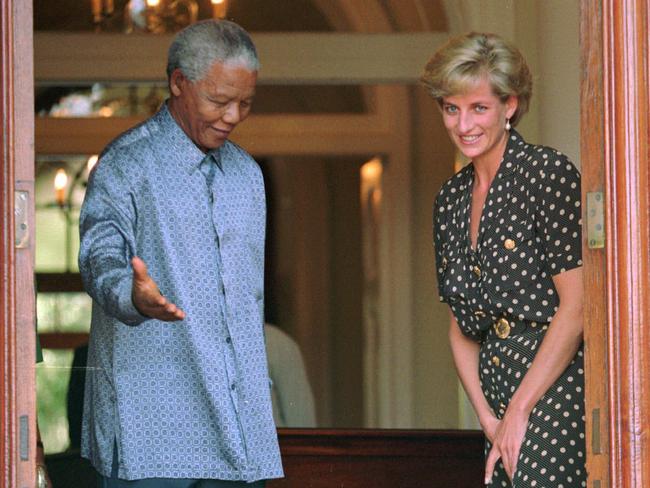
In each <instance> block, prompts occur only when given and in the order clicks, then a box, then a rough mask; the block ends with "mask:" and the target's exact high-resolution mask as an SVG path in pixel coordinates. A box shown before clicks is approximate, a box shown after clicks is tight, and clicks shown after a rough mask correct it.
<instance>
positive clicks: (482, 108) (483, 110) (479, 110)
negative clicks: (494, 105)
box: [476, 105, 487, 112]
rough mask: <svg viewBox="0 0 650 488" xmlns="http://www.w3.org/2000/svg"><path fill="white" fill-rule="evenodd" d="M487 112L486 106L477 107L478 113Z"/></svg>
mask: <svg viewBox="0 0 650 488" xmlns="http://www.w3.org/2000/svg"><path fill="white" fill-rule="evenodd" d="M486 110H487V107H486V106H485V105H477V106H476V111H477V112H485V111H486Z"/></svg>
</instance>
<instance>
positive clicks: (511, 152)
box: [498, 129, 526, 177]
mask: <svg viewBox="0 0 650 488" xmlns="http://www.w3.org/2000/svg"><path fill="white" fill-rule="evenodd" d="M525 146H526V141H524V139H523V137H521V135H520V134H519V132H517V131H516V130H514V129H510V133H509V134H508V142H507V144H506V150H505V152H504V153H503V160H502V161H501V165H500V167H499V171H498V173H500V174H501V177H505V176H508V175H510V174H512V173H514V171H515V169H516V168H517V166H518V165H519V161H520V160H521V156H522V153H523V151H524V147H525Z"/></svg>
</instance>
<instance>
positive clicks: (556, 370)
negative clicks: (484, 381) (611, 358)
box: [508, 268, 583, 414]
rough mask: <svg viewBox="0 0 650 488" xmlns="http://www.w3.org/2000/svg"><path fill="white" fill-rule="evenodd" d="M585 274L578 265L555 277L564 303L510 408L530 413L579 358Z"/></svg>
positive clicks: (554, 318) (561, 301)
mask: <svg viewBox="0 0 650 488" xmlns="http://www.w3.org/2000/svg"><path fill="white" fill-rule="evenodd" d="M581 273H582V271H581V269H580V268H576V269H574V270H571V271H567V272H565V273H562V274H561V275H559V276H558V277H556V278H555V284H556V288H557V289H558V294H559V295H560V306H559V308H558V311H557V312H556V313H555V316H554V317H553V320H552V321H551V324H550V325H549V328H548V330H547V331H546V335H545V336H544V340H543V341H542V344H541V345H540V347H539V350H538V352H537V354H536V355H535V359H534V360H533V362H532V364H531V366H530V368H529V369H528V371H527V372H526V375H525V376H524V378H523V380H522V382H521V384H520V385H519V388H517V391H516V392H515V394H514V395H513V396H512V399H511V401H510V405H509V406H508V409H518V410H520V411H522V412H524V413H527V414H528V413H530V411H531V410H532V409H533V407H534V406H535V405H536V404H537V402H538V401H539V399H540V398H541V397H542V396H543V395H544V394H545V393H546V391H548V389H549V388H550V387H551V386H552V385H553V383H555V381H556V380H557V379H558V378H559V377H560V375H561V374H562V373H563V372H564V370H565V369H566V368H567V366H568V365H569V364H570V363H571V361H572V360H573V358H574V357H575V355H576V352H577V351H578V348H579V347H580V344H581V343H582V331H583V328H582V274H581Z"/></svg>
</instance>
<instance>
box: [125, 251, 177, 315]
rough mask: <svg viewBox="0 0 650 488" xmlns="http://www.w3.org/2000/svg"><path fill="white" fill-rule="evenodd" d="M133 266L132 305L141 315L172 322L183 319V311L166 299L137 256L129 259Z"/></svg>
mask: <svg viewBox="0 0 650 488" xmlns="http://www.w3.org/2000/svg"><path fill="white" fill-rule="evenodd" d="M131 266H133V289H132V291H131V299H132V300H133V305H135V308H137V309H138V311H139V312H140V313H141V314H142V315H146V316H147V317H151V318H153V319H158V320H165V321H168V322H173V321H176V320H183V319H184V318H185V312H183V311H182V310H181V309H180V308H178V307H177V306H176V305H174V304H173V303H171V302H170V301H169V300H167V299H166V298H165V297H164V296H163V295H162V294H161V293H160V290H159V289H158V285H157V284H156V282H155V281H154V280H153V279H152V278H151V276H149V273H148V271H147V265H146V264H144V261H143V260H142V259H140V258H139V257H137V256H136V257H134V258H133V259H131Z"/></svg>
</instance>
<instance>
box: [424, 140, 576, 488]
mask: <svg viewBox="0 0 650 488" xmlns="http://www.w3.org/2000/svg"><path fill="white" fill-rule="evenodd" d="M473 179H474V168H473V166H472V165H471V164H469V165H468V166H466V167H465V168H463V169H462V170H461V171H459V172H458V173H457V174H456V175H454V176H453V177H452V178H451V179H450V180H449V181H447V182H446V183H445V184H444V185H443V187H442V189H441V190H440V193H439V194H438V197H437V198H436V204H435V209H434V240H435V249H436V265H437V276H438V288H439V294H440V299H441V301H444V302H446V303H448V304H449V306H450V307H451V310H452V312H453V313H454V316H455V317H456V319H457V321H458V325H459V327H460V328H461V330H462V332H463V333H464V334H465V335H466V336H468V337H470V338H472V339H474V340H476V341H477V342H479V343H480V344H481V348H480V353H479V354H480V357H479V367H480V371H479V376H480V380H481V386H482V389H483V393H484V395H485V398H486V399H487V401H488V403H489V404H490V406H491V407H492V409H493V411H494V413H495V415H496V416H497V417H498V418H502V417H503V415H504V414H505V411H506V409H507V407H508V403H509V401H510V399H511V398H512V395H513V393H514V392H515V390H516V389H517V387H518V386H519V384H520V383H521V381H522V379H523V377H524V375H525V374H526V371H527V370H528V367H529V366H530V364H531V363H532V361H533V359H534V357H535V354H536V352H537V350H538V348H539V346H540V344H541V342H542V341H543V339H544V334H545V332H546V329H547V326H548V323H549V322H550V321H551V320H552V318H553V316H554V315H555V312H556V311H557V309H558V305H559V298H558V294H557V291H556V289H555V286H554V285H553V280H552V276H553V275H556V274H559V273H562V272H563V271H567V270H570V269H573V268H576V267H579V266H581V265H582V260H581V220H580V215H581V209H580V174H579V172H578V170H577V169H576V168H575V166H574V165H573V164H572V163H571V162H570V161H569V160H568V158H567V157H566V156H565V155H563V154H561V153H559V152H558V151H555V150H554V149H551V148H548V147H543V146H534V145H530V144H527V143H526V142H525V141H524V140H523V139H522V138H521V136H520V135H519V134H518V133H517V132H516V131H514V130H511V131H510V136H509V140H508V144H507V147H506V151H505V154H504V157H503V161H502V162H501V165H500V167H499V171H498V172H497V175H496V176H495V178H494V181H493V182H492V186H491V187H490V190H489V192H488V196H487V198H486V201H485V206H484V208H483V213H482V216H481V220H480V224H479V231H478V237H477V246H476V249H472V246H471V244H470V237H469V221H470V215H471V202H472V184H473ZM489 448H490V446H489V443H488V445H486V453H487V452H488V450H489ZM490 486H493V487H509V486H513V487H516V488H519V487H538V488H541V487H548V488H551V487H552V488H561V487H564V488H573V487H580V486H586V471H585V423H584V371H583V352H582V347H581V348H580V350H579V351H578V353H577V354H576V356H575V358H574V359H573V361H572V362H571V364H570V365H569V366H568V367H567V369H566V370H565V372H564V373H563V374H562V375H561V376H560V378H558V380H557V381H556V382H555V384H553V385H552V386H551V388H549V390H548V391H547V392H546V394H545V395H544V396H543V397H542V398H541V399H540V400H539V402H538V403H537V405H536V406H535V407H534V409H533V411H532V412H531V415H530V419H529V424H528V430H527V433H526V436H525V439H524V442H523V444H522V448H521V453H520V456H519V460H518V463H517V472H516V473H515V476H514V478H513V481H512V484H511V483H510V481H509V480H508V477H507V476H506V473H505V470H504V469H503V466H502V464H501V462H499V463H497V467H496V470H495V474H494V476H493V478H492V483H491V485H490Z"/></svg>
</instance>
